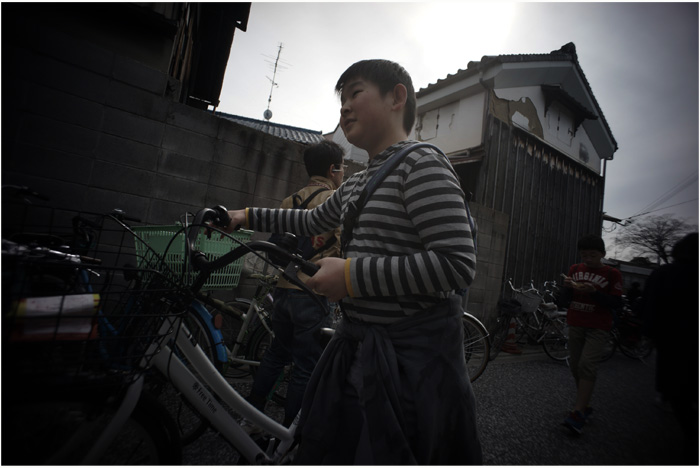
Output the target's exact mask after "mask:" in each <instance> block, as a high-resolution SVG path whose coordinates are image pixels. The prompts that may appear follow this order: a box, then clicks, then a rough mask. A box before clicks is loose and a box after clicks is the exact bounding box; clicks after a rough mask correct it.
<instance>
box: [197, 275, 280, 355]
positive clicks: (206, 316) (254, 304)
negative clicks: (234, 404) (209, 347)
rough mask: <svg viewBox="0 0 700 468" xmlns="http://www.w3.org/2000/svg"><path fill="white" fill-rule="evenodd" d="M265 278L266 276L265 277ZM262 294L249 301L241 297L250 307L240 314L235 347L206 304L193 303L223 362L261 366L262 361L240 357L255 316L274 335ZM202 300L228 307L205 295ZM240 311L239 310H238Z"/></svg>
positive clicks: (216, 307) (217, 305)
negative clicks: (225, 336)
mask: <svg viewBox="0 0 700 468" xmlns="http://www.w3.org/2000/svg"><path fill="white" fill-rule="evenodd" d="M263 279H264V278H263ZM263 289H264V290H263V292H265V293H266V292H267V290H268V289H269V288H263ZM260 296H261V294H259V293H256V294H255V296H254V297H253V300H252V301H249V300H247V299H239V300H238V301H239V302H244V303H247V304H248V308H247V309H246V311H245V312H242V313H241V314H240V318H241V320H242V323H241V328H240V330H239V331H238V335H237V336H236V340H235V342H234V343H233V347H231V348H229V347H228V346H227V344H226V342H225V339H224V336H223V333H222V332H221V330H219V329H218V328H216V326H215V325H214V321H213V317H212V314H211V312H210V311H209V310H207V308H206V307H204V305H203V304H202V303H201V302H199V301H195V302H194V303H193V304H192V305H193V308H194V309H195V310H196V311H197V314H198V315H199V316H200V317H201V318H202V320H203V321H204V324H205V325H206V326H207V328H208V330H209V333H210V334H211V336H212V338H213V340H214V343H215V348H216V358H217V360H218V361H219V362H221V363H222V364H231V363H234V364H245V365H248V366H260V361H253V360H249V359H243V358H241V357H239V351H240V350H241V346H242V345H243V342H244V339H245V335H246V333H247V332H248V330H249V329H250V326H251V324H252V323H253V320H254V318H255V317H256V316H257V317H258V318H259V319H260V322H261V323H262V324H263V326H264V327H265V328H266V329H267V331H269V332H270V333H271V334H273V335H274V333H273V331H272V328H271V327H270V326H269V325H268V323H267V321H266V320H265V317H264V314H263V312H262V311H263V307H262V306H261V304H262V298H261V297H260ZM199 299H200V300H202V301H204V302H206V303H207V304H209V305H210V306H212V307H214V308H215V309H218V308H220V307H222V305H223V307H228V306H227V305H226V304H222V305H219V304H218V302H220V301H217V300H216V299H206V298H204V297H201V296H200V298H199ZM237 312H238V311H237Z"/></svg>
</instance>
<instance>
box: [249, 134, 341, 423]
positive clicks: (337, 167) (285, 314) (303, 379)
mask: <svg viewBox="0 0 700 468" xmlns="http://www.w3.org/2000/svg"><path fill="white" fill-rule="evenodd" d="M343 155H344V152H343V149H342V148H341V147H340V146H338V145H337V144H336V143H333V142H331V141H322V142H321V143H318V144H316V145H313V146H310V147H309V148H307V149H306V150H305V151H304V164H305V166H306V172H307V173H308V174H309V182H308V183H307V185H306V186H305V187H304V188H302V189H301V190H299V191H298V192H296V193H294V194H292V195H290V196H289V197H287V198H285V199H284V200H283V201H282V204H281V206H280V208H281V209H288V208H295V207H297V206H299V205H303V207H304V208H305V209H309V210H310V209H312V208H314V207H316V206H318V205H320V204H322V203H323V202H325V201H326V199H328V197H330V196H331V195H332V194H333V192H334V191H335V190H336V189H337V188H338V187H339V186H340V185H341V183H342V182H343V176H344V172H345V167H346V166H344V164H343ZM281 230H284V229H281ZM311 243H312V245H313V249H314V251H315V253H314V255H313V257H311V258H310V260H311V261H312V262H315V261H317V260H319V259H321V258H325V257H338V256H340V228H336V229H333V230H330V231H328V232H324V233H323V234H320V235H316V236H312V237H311ZM299 279H301V280H302V281H306V280H307V279H308V277H307V276H306V275H304V274H303V273H301V272H300V273H299ZM273 299H274V302H273V304H274V307H273V312H272V328H273V331H274V333H275V338H274V339H273V341H272V344H271V345H270V348H269V349H268V350H267V352H266V353H265V355H264V357H263V359H262V362H261V363H260V368H259V369H258V371H257V372H256V374H255V381H254V382H253V386H252V389H251V393H250V395H249V397H248V401H249V402H250V403H251V404H252V405H253V406H255V407H256V408H258V409H260V410H261V411H264V408H265V403H266V401H267V395H268V394H269V393H270V390H272V387H273V386H274V385H275V382H276V381H277V379H278V377H279V375H280V373H281V372H282V371H283V370H284V368H285V366H287V365H288V364H290V363H292V362H293V363H294V369H293V371H292V375H291V378H290V381H289V384H288V387H287V398H286V402H285V408H284V413H285V418H284V422H283V424H284V425H285V426H287V427H288V426H289V425H291V423H292V421H293V420H294V417H295V416H296V414H297V413H298V412H299V409H300V408H301V403H302V399H303V397H304V391H305V390H306V385H307V383H308V381H309V377H310V376H311V372H312V371H313V370H314V367H315V366H316V363H317V362H318V360H319V358H320V357H321V353H322V352H323V346H322V345H321V343H320V342H319V340H318V330H319V329H320V328H322V327H327V326H329V325H330V317H329V316H328V309H329V308H328V299H327V298H326V297H323V296H320V299H321V302H323V303H324V304H325V305H326V308H325V310H324V309H322V308H321V307H320V305H319V304H318V303H317V302H316V301H314V300H313V298H311V297H309V296H308V295H307V294H306V293H305V292H303V291H301V290H300V289H299V288H297V287H296V286H294V285H292V284H291V283H289V282H288V281H286V280H285V279H284V278H281V279H280V280H279V282H278V283H277V287H276V288H275V291H274V293H273Z"/></svg>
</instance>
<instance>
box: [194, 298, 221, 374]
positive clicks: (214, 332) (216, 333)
mask: <svg viewBox="0 0 700 468" xmlns="http://www.w3.org/2000/svg"><path fill="white" fill-rule="evenodd" d="M190 307H192V309H194V310H195V311H196V312H197V314H199V316H200V317H201V318H202V320H203V321H204V324H205V325H206V326H207V329H208V330H209V333H210V334H211V336H212V338H213V339H214V343H216V359H218V360H219V361H220V362H223V363H224V364H225V363H227V362H228V355H227V353H226V346H224V335H223V334H222V333H221V330H219V329H218V328H216V327H215V326H214V321H213V317H212V316H211V314H210V313H209V311H208V310H207V308H206V307H204V305H202V303H201V302H199V301H192V304H190Z"/></svg>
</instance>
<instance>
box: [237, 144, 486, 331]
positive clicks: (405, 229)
mask: <svg viewBox="0 0 700 468" xmlns="http://www.w3.org/2000/svg"><path fill="white" fill-rule="evenodd" d="M411 143H413V142H408V141H404V142H400V143H397V144H395V145H392V146H391V147H389V148H387V149H386V150H385V151H383V152H381V153H380V154H378V155H377V156H375V157H374V158H373V159H372V161H371V162H370V164H369V166H368V168H367V169H366V170H364V171H361V172H358V173H356V174H353V175H352V176H351V177H349V178H348V180H347V181H346V182H345V183H343V185H342V186H341V187H340V188H339V189H338V190H336V191H335V193H334V194H333V195H332V196H331V197H330V198H328V200H326V202H325V203H323V204H322V205H319V206H318V207H316V208H315V209H313V210H308V211H305V210H279V209H267V208H253V209H250V210H249V224H250V227H251V228H252V229H255V230H259V231H267V232H285V231H287V232H292V233H295V234H300V235H315V234H319V233H321V232H325V231H329V230H332V229H333V228H336V227H338V226H342V223H343V219H344V217H345V213H346V208H347V206H348V203H349V202H353V201H356V200H357V198H358V197H359V195H360V193H361V192H362V190H363V189H364V187H365V185H366V184H367V181H368V180H369V179H370V178H371V177H372V176H373V175H374V174H375V173H376V172H377V170H378V169H379V167H380V166H381V165H382V164H383V163H384V162H385V161H386V160H387V159H389V158H390V157H391V156H392V155H393V154H394V153H395V152H396V151H398V150H399V149H401V148H402V147H404V146H405V145H408V144H411ZM345 256H346V257H347V258H350V259H351V260H350V262H349V266H347V265H346V283H347V284H348V285H349V288H348V289H349V291H348V292H349V296H348V297H346V298H345V299H343V301H342V303H343V310H344V311H345V313H347V314H348V315H349V316H351V317H353V318H357V319H359V320H362V321H366V322H373V323H391V322H394V321H396V320H399V319H401V318H403V317H405V316H407V315H412V314H414V313H416V312H417V311H419V310H423V309H425V308H428V307H431V306H433V305H435V304H436V303H437V302H440V301H441V300H442V299H445V298H447V297H448V296H450V295H451V294H453V292H454V291H455V290H458V289H463V288H466V287H467V286H469V285H470V284H471V282H472V280H473V278H474V274H475V271H476V254H475V251H474V243H473V240H472V235H471V230H470V227H469V222H468V219H467V213H466V209H465V207H464V193H463V192H462V190H461V188H460V186H459V181H458V179H457V176H456V174H455V173H454V170H453V169H452V167H451V165H450V164H449V162H448V161H447V160H446V159H445V158H444V157H443V156H442V155H439V154H437V153H435V152H434V151H433V150H431V149H427V148H420V149H417V150H415V151H412V152H411V153H409V154H408V155H407V156H406V157H405V159H404V161H403V162H401V163H400V164H399V166H398V167H397V168H396V169H395V170H394V171H393V172H392V173H391V174H389V175H388V176H387V177H386V179H385V180H384V181H383V182H382V183H381V184H380V185H379V186H378V187H377V189H376V191H375V192H374V194H372V196H370V197H369V198H368V200H367V204H366V205H365V207H364V208H363V209H362V212H361V213H360V215H359V217H358V219H357V224H356V226H355V228H354V230H353V239H352V240H351V241H350V242H349V244H348V246H347V251H346V252H345Z"/></svg>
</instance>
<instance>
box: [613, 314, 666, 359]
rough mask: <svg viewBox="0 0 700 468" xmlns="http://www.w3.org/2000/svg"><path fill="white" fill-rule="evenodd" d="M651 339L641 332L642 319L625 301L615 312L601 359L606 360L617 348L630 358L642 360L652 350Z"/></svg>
mask: <svg viewBox="0 0 700 468" xmlns="http://www.w3.org/2000/svg"><path fill="white" fill-rule="evenodd" d="M653 348H654V347H653V342H652V340H651V339H650V338H649V337H647V336H645V335H644V334H643V333H642V319H641V318H639V317H637V316H636V315H635V314H634V313H633V312H632V309H631V308H630V307H629V305H628V304H627V303H625V305H624V307H623V309H622V310H621V311H619V312H616V313H615V318H614V320H613V328H612V329H611V330H610V341H609V342H608V347H607V348H606V350H605V352H604V354H603V357H602V361H607V360H608V359H610V358H612V356H613V355H614V354H615V350H617V349H619V350H620V352H622V354H624V355H625V356H627V357H629V358H632V359H639V360H640V361H644V360H645V359H646V358H647V357H649V355H650V354H651V352H652V350H653Z"/></svg>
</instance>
